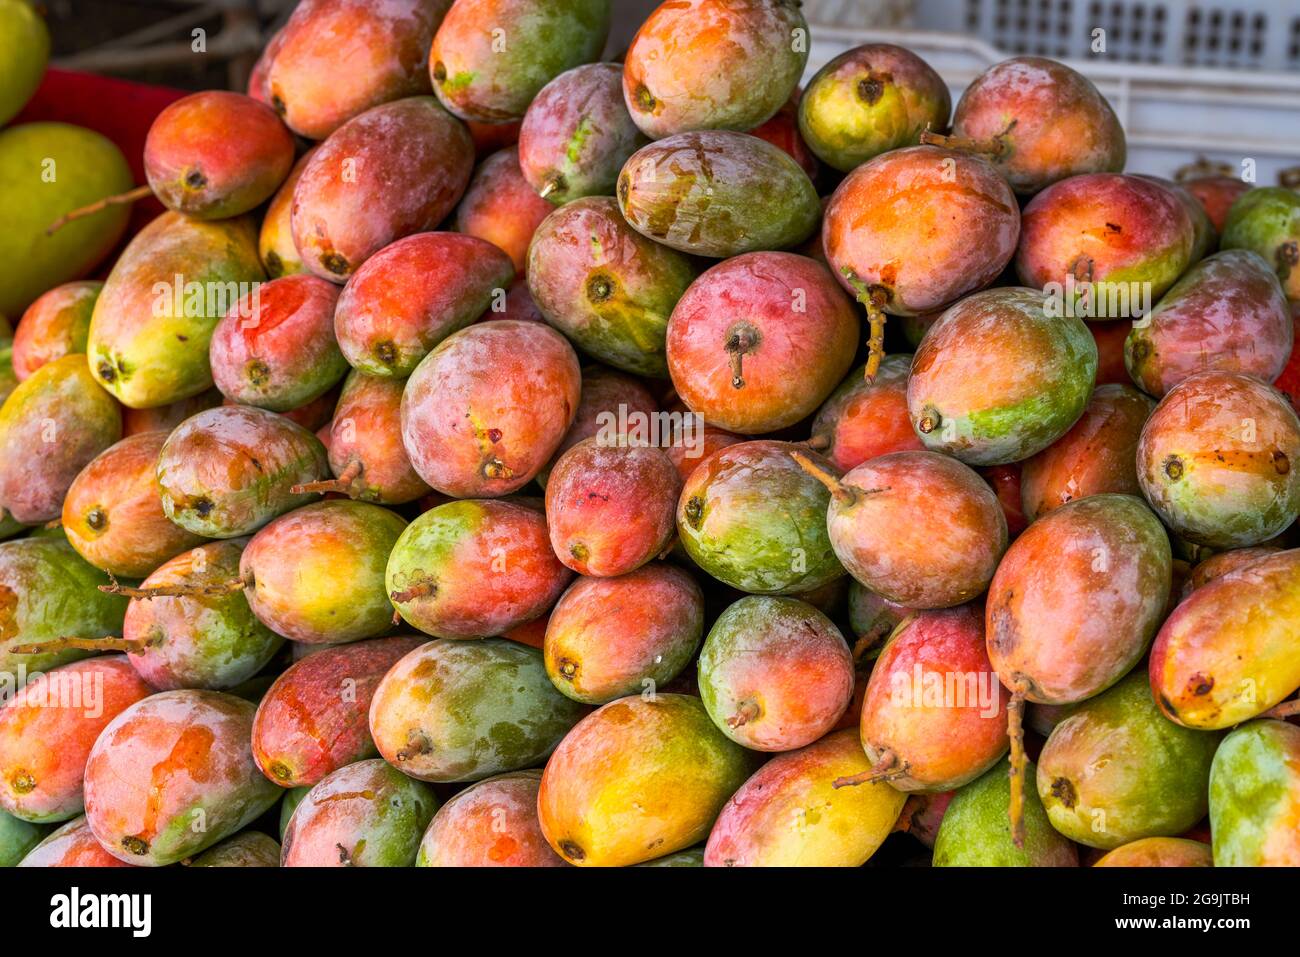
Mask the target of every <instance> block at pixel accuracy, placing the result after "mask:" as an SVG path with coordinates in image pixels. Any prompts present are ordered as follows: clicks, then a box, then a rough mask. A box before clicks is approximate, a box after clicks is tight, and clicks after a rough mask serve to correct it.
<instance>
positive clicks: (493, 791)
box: [415, 771, 565, 867]
mask: <svg viewBox="0 0 1300 957" xmlns="http://www.w3.org/2000/svg"><path fill="white" fill-rule="evenodd" d="M541 781H542V772H541V771H514V772H511V773H510V774H500V775H497V776H496V777H493V778H488V779H487V780H485V781H479V782H478V783H477V784H472V785H470V786H469V787H467V788H466V789H465V790H463V791H460V792H458V793H457V794H456V795H455V796H454V797H452V798H451V799H450V800H448V801H447V803H446V804H444V805H443V806H442V807H440V808H439V809H438V813H437V814H435V815H434V816H433V820H432V821H431V822H430V824H429V829H428V830H427V831H425V832H424V838H423V839H422V840H421V841H420V851H419V854H418V855H417V856H416V860H415V864H416V866H417V867H564V866H565V862H564V859H563V858H561V857H560V856H559V855H558V854H556V853H555V852H554V851H553V850H551V846H550V845H549V844H547V843H546V837H545V835H543V834H542V827H541V823H540V822H539V821H538V819H537V789H538V787H539V785H540V784H541Z"/></svg>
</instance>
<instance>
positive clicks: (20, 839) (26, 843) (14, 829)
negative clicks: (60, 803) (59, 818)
mask: <svg viewBox="0 0 1300 957" xmlns="http://www.w3.org/2000/svg"><path fill="white" fill-rule="evenodd" d="M49 830H50V828H48V827H47V826H45V825H43V824H28V823H27V822H26V821H20V820H19V819H18V818H16V817H14V816H13V815H12V814H6V813H5V812H4V811H0V867H17V866H18V862H19V861H21V860H22V859H23V858H24V857H26V856H27V852H28V851H30V850H31V849H32V848H33V847H35V846H36V845H37V844H39V843H41V838H43V837H44V836H45V835H46V833H47V832H48V831H49Z"/></svg>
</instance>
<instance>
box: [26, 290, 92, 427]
mask: <svg viewBox="0 0 1300 957" xmlns="http://www.w3.org/2000/svg"><path fill="white" fill-rule="evenodd" d="M103 289H104V284H103V283H102V282H100V281H99V280H96V279H81V280H77V281H75V282H65V283H64V284H63V285H61V286H55V287H54V288H53V289H51V290H50V291H49V292H47V293H43V294H42V295H41V297H40V298H39V299H37V300H36V301H35V302H34V303H32V304H31V305H30V306H28V307H27V311H26V312H25V313H23V317H22V320H21V321H20V322H19V323H18V329H17V331H15V332H14V334H13V350H14V352H13V369H14V373H15V374H16V375H17V377H18V381H19V382H22V381H24V380H25V379H27V378H29V377H30V376H31V374H32V373H33V372H35V371H36V370H37V369H39V368H40V367H41V366H43V365H45V364H46V363H47V362H53V361H54V360H55V359H62V358H63V357H64V356H66V355H71V354H72V353H75V352H80V353H83V354H84V353H85V351H86V338H87V336H89V335H90V317H91V315H92V314H93V313H94V311H95V301H96V300H98V299H99V294H100V292H102V291H103ZM3 333H4V330H3V329H0V339H3V338H6V337H5V335H4V334H3ZM0 401H3V399H0Z"/></svg>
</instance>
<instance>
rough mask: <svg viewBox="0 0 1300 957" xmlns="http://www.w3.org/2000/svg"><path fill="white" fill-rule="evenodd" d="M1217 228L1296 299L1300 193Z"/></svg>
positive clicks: (1273, 190) (1245, 197)
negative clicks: (1261, 261)
mask: <svg viewBox="0 0 1300 957" xmlns="http://www.w3.org/2000/svg"><path fill="white" fill-rule="evenodd" d="M1221 231H1222V233H1223V236H1222V238H1221V239H1220V242H1219V246H1220V248H1221V249H1249V250H1251V251H1252V252H1255V253H1258V254H1259V255H1260V256H1262V257H1263V258H1264V261H1265V262H1267V263H1268V264H1269V265H1270V266H1272V267H1273V271H1274V272H1276V273H1277V277H1278V279H1279V280H1281V282H1282V291H1283V292H1285V293H1286V297H1287V299H1289V300H1290V301H1291V302H1297V301H1300V193H1297V192H1296V191H1295V190H1291V189H1284V188H1283V187H1281V186H1265V187H1262V188H1260V189H1251V190H1249V191H1248V192H1243V193H1242V195H1241V196H1240V198H1239V199H1238V200H1237V201H1236V202H1235V203H1233V204H1232V208H1231V209H1230V210H1229V211H1228V217H1227V219H1226V220H1225V222H1224V224H1223V229H1222V230H1221ZM0 309H3V306H0Z"/></svg>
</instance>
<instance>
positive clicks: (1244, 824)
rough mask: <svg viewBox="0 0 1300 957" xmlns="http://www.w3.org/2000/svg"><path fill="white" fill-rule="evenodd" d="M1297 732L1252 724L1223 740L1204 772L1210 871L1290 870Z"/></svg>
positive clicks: (1296, 852)
mask: <svg viewBox="0 0 1300 957" xmlns="http://www.w3.org/2000/svg"><path fill="white" fill-rule="evenodd" d="M1297 755H1300V728H1297V727H1296V726H1295V725H1291V724H1287V723H1286V722H1284V721H1252V722H1250V723H1249V724H1245V725H1242V726H1241V727H1239V728H1237V729H1236V730H1235V731H1233V732H1232V733H1230V734H1229V735H1228V736H1227V737H1226V738H1224V739H1223V743H1222V744H1221V745H1219V750H1218V751H1217V752H1216V753H1215V755H1214V766H1213V768H1212V769H1211V770H1210V830H1211V832H1212V833H1213V834H1214V866H1215V867H1295V866H1296V865H1297V864H1300V840H1298V839H1297V835H1296V830H1295V828H1294V827H1293V826H1292V824H1291V822H1292V821H1293V820H1294V819H1295V815H1296V813H1297V804H1300V780H1297V777H1296V764H1297Z"/></svg>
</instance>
